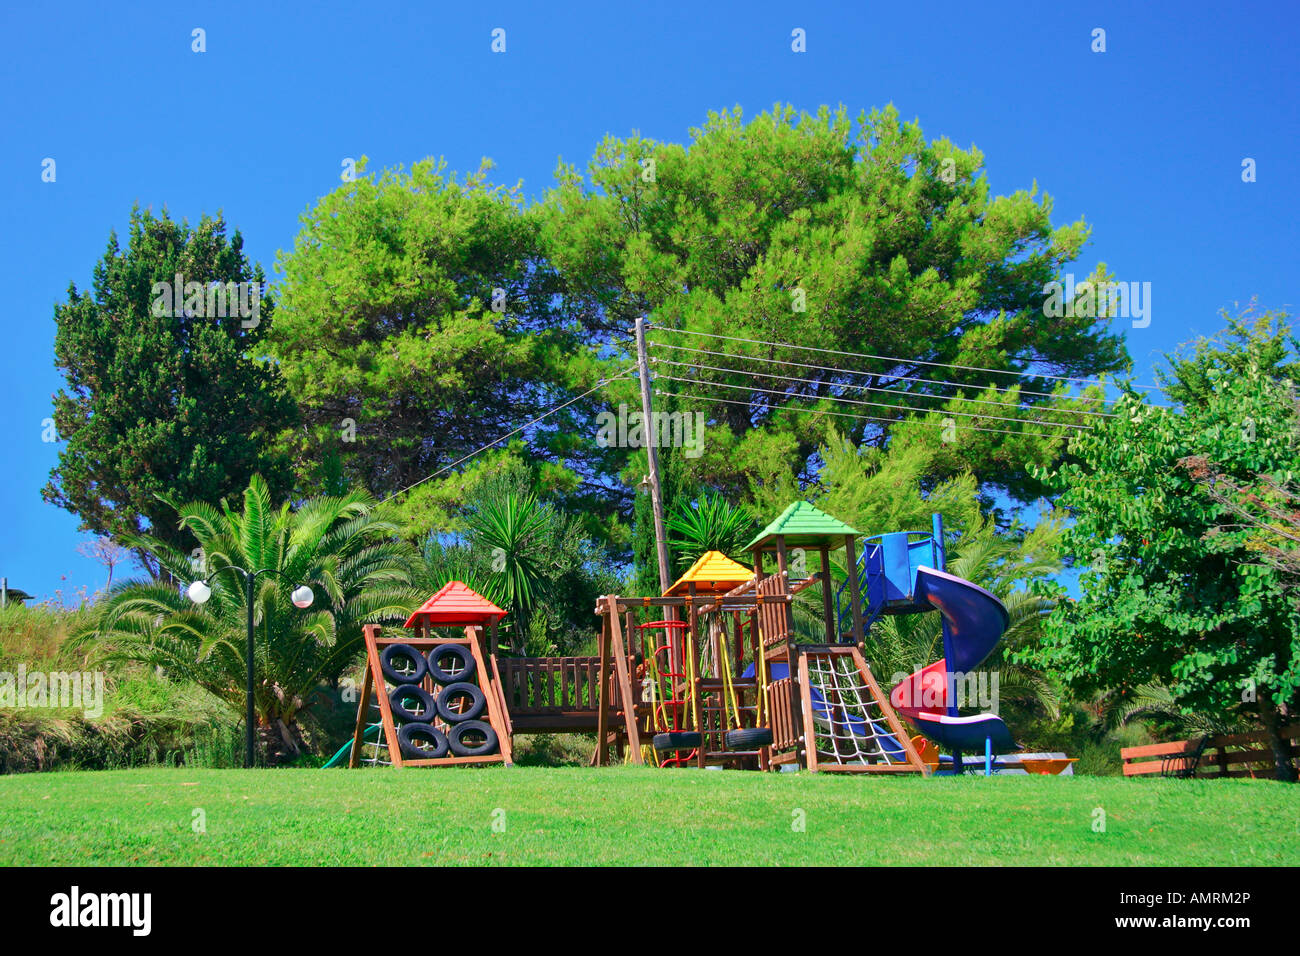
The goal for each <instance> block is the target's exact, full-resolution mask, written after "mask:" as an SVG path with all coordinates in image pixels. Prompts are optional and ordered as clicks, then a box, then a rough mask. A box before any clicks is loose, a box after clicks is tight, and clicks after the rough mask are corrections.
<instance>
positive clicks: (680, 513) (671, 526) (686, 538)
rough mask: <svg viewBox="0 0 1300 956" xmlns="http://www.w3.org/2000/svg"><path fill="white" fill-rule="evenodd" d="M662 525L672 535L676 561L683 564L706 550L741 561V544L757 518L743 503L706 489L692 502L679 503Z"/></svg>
mask: <svg viewBox="0 0 1300 956" xmlns="http://www.w3.org/2000/svg"><path fill="white" fill-rule="evenodd" d="M665 524H666V525H667V530H668V532H669V534H670V535H672V537H671V539H670V541H669V543H670V544H671V545H672V548H673V550H674V551H675V552H677V556H678V557H677V563H678V564H680V565H682V566H683V567H685V566H688V565H690V564H692V563H693V562H695V561H696V559H698V558H699V557H700V555H702V554H704V552H706V551H721V552H722V553H723V554H725V555H726V556H727V557H729V558H731V559H732V560H736V561H743V560H745V558H746V555H745V545H747V544H749V541H750V539H751V538H752V537H753V536H754V532H755V531H756V530H757V525H758V519H757V517H756V516H755V515H754V512H752V511H750V510H749V508H747V507H745V506H744V505H737V504H733V503H731V502H730V501H728V500H727V499H725V498H723V497H722V495H719V494H712V495H711V494H708V493H707V492H706V493H705V494H704V495H702V496H701V497H700V500H699V501H698V502H695V503H694V504H690V503H687V502H681V503H679V504H678V506H677V508H676V509H674V510H673V512H672V514H670V515H669V516H668V520H667V521H666V522H665Z"/></svg>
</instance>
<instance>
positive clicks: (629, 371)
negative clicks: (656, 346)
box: [380, 368, 636, 504]
mask: <svg viewBox="0 0 1300 956" xmlns="http://www.w3.org/2000/svg"><path fill="white" fill-rule="evenodd" d="M634 372H636V369H635V368H628V369H624V370H623V371H621V372H619V373H618V374H617V375H613V376H611V377H609V378H602V379H601V380H600V381H599V382H597V383H596V384H595V385H593V386H592V387H591V388H589V389H587V390H586V391H585V392H583V393H582V394H581V395H575V396H574V397H573V398H571V399H569V400H568V401H567V402H565V403H564V404H563V405H556V406H555V407H554V408H552V409H551V410H550V411H547V412H543V413H542V414H541V415H538V416H537V417H536V418H534V419H533V420H532V421H531V422H525V423H524V424H522V425H520V426H519V427H518V428H516V429H515V430H514V431H512V432H507V433H506V434H504V435H502V436H501V437H500V438H495V439H493V440H492V441H490V442H488V443H487V444H486V445H484V446H482V447H481V448H476V449H474V450H473V451H472V452H470V453H469V454H468V455H465V456H464V457H462V458H457V459H456V460H455V461H453V462H452V463H451V464H450V465H443V466H442V467H441V468H439V469H438V470H437V471H435V472H433V474H430V475H425V476H424V477H423V478H421V479H420V480H419V481H417V482H414V483H412V484H409V485H407V486H406V487H405V488H400V489H398V490H397V491H394V492H393V493H392V494H391V495H389V496H388V497H387V498H385V499H383V501H381V502H380V504H383V503H384V501H392V500H393V499H394V498H396V497H397V496H398V495H401V494H405V493H406V492H408V491H410V490H411V489H412V488H415V487H418V486H419V485H422V484H424V483H425V482H426V481H428V480H430V479H431V478H437V477H438V476H439V475H441V474H442V473H443V472H444V471H449V470H451V469H452V468H455V467H456V466H457V465H459V464H461V463H462V462H466V461H469V460H470V459H471V458H473V457H474V456H475V455H477V454H480V453H481V452H485V451H487V450H488V449H489V448H491V447H493V446H494V445H499V444H501V443H502V442H503V441H505V440H506V439H507V438H512V437H514V436H515V435H518V434H519V433H520V432H521V431H523V430H524V429H525V428H532V427H533V426H534V425H536V424H537V423H538V422H540V421H544V420H545V419H547V418H550V417H551V416H552V415H554V414H555V413H556V412H559V411H563V410H564V409H566V408H568V407H569V406H570V405H572V404H573V403H574V402H580V401H582V400H583V399H584V398H586V397H587V396H588V395H590V394H591V393H592V392H594V391H597V390H598V389H602V388H604V387H605V386H606V385H610V384H612V383H614V382H617V381H618V380H619V379H621V378H627V377H628V376H629V375H631V374H633V373H634Z"/></svg>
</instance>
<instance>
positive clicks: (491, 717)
mask: <svg viewBox="0 0 1300 956" xmlns="http://www.w3.org/2000/svg"><path fill="white" fill-rule="evenodd" d="M482 634H483V629H482V628H469V627H467V628H465V640H466V643H468V644H469V652H470V654H471V655H472V656H473V658H474V664H475V666H476V668H475V669H476V670H477V671H478V674H479V681H478V682H479V685H480V686H481V687H482V689H483V696H484V697H486V698H487V711H488V723H489V724H491V725H492V729H493V731H495V732H496V735H497V751H498V755H499V756H500V758H501V762H502V763H504V764H505V765H506V766H507V767H509V766H512V765H513V764H514V762H515V761H514V749H513V742H512V741H511V739H510V728H509V726H508V725H507V722H506V720H505V717H504V716H503V714H502V710H501V698H500V693H501V691H500V688H498V687H497V685H496V682H495V680H494V676H493V675H494V671H490V670H488V665H487V661H485V660H484V659H483V651H482V648H481V646H480V644H481V638H482ZM494 660H495V658H494ZM488 756H491V755H488ZM458 759H460V760H462V761H464V760H469V759H471V758H468V757H460V758H458Z"/></svg>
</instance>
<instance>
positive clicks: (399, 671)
mask: <svg viewBox="0 0 1300 956" xmlns="http://www.w3.org/2000/svg"><path fill="white" fill-rule="evenodd" d="M379 667H380V670H382V671H383V672H384V679H385V680H387V681H388V682H389V683H390V684H418V683H420V681H422V680H424V675H425V674H427V673H428V672H429V665H428V664H427V663H426V662H425V660H424V655H423V654H421V653H420V652H419V651H417V650H416V649H415V648H414V647H412V646H411V645H410V644H389V645H388V646H387V647H385V648H384V649H383V650H382V651H380V652H379Z"/></svg>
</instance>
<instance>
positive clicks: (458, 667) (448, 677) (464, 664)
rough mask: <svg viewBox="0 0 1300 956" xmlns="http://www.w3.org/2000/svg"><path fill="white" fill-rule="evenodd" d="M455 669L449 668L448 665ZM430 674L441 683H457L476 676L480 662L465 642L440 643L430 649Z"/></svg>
mask: <svg viewBox="0 0 1300 956" xmlns="http://www.w3.org/2000/svg"><path fill="white" fill-rule="evenodd" d="M449 664H450V665H451V666H452V667H453V668H454V670H448V669H447V665H449ZM428 665H429V676H430V677H432V678H433V679H434V680H435V681H437V682H438V683H439V684H456V683H459V682H460V681H467V680H469V679H470V678H471V677H473V676H474V671H475V669H476V668H477V667H478V663H477V662H476V661H475V660H474V655H473V654H472V653H470V649H469V648H468V647H466V646H465V645H464V644H439V645H438V646H436V647H434V648H432V649H431V650H430V651H429V662H428Z"/></svg>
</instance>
